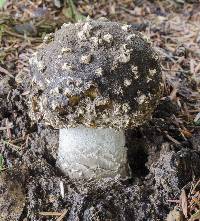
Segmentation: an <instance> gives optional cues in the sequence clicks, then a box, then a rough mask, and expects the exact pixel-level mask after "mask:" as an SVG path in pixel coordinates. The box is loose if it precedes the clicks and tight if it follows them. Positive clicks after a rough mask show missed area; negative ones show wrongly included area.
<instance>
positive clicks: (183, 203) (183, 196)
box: [180, 190, 188, 218]
mask: <svg viewBox="0 0 200 221" xmlns="http://www.w3.org/2000/svg"><path fill="white" fill-rule="evenodd" d="M180 202H181V208H182V211H183V214H184V216H185V218H187V217H188V212H187V196H186V193H185V190H182V192H181V195H180Z"/></svg>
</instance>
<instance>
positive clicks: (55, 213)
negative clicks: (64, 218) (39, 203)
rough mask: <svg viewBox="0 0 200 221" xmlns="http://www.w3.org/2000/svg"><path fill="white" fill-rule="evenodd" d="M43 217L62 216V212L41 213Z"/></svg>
mask: <svg viewBox="0 0 200 221" xmlns="http://www.w3.org/2000/svg"><path fill="white" fill-rule="evenodd" d="M39 215H41V216H61V215H62V213H60V212H39Z"/></svg>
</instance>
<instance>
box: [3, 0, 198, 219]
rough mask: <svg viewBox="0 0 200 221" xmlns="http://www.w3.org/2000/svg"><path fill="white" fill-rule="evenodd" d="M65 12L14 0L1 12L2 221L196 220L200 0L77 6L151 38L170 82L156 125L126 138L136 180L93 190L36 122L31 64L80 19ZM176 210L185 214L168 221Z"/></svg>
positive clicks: (54, 135) (53, 134) (58, 5)
mask: <svg viewBox="0 0 200 221" xmlns="http://www.w3.org/2000/svg"><path fill="white" fill-rule="evenodd" d="M69 2H70V1H68V3H69ZM67 7H68V5H67V4H64V5H62V1H51V0H46V1H41V0H35V1H25V0H18V1H14V0H12V1H7V3H6V5H5V6H4V10H2V11H1V12H0V40H1V46H0V138H1V142H0V210H1V214H0V220H1V221H7V220H17V221H29V220H30V221H36V220H37V221H41V220H61V218H62V216H63V220H73V221H74V220H85V221H86V220H88V221H90V220H95V221H96V220H137V221H140V220H144V221H146V220H149V221H155V220H165V219H166V218H167V216H168V221H171V220H189V219H190V220H195V218H194V216H196V220H198V219H199V216H198V214H197V215H194V212H198V209H199V208H198V200H199V198H198V197H199V194H198V191H199V188H200V187H199V186H198V183H196V181H197V180H198V179H199V178H200V170H199V168H200V114H199V113H200V93H199V92H200V30H199V24H200V2H199V1H190V2H189V1H188V2H184V1H172V0H167V1H161V2H160V1H146V0H139V1H131V0H118V1H117V0H110V1H105V0H102V1H76V8H77V10H78V11H79V12H80V13H82V15H84V16H88V15H89V16H91V17H92V18H98V17H101V16H104V17H108V18H109V19H110V20H115V21H120V22H124V23H128V24H132V25H133V26H134V28H135V29H136V30H138V31H141V32H143V33H145V34H146V35H147V36H148V37H149V38H150V39H151V41H152V46H153V47H154V48H155V50H156V51H157V52H158V53H159V56H160V60H161V64H162V73H163V79H164V83H165V92H164V95H163V98H162V99H161V101H160V104H159V105H158V107H157V108H156V110H155V112H154V114H153V117H152V119H151V121H150V122H148V123H146V124H145V125H143V126H142V127H140V128H137V129H134V130H128V131H127V132H126V138H127V147H128V157H129V164H130V166H131V169H132V171H133V178H132V179H131V180H126V181H118V180H112V179H107V180H105V181H103V182H99V183H97V184H95V185H94V184H93V183H92V182H90V183H85V184H81V183H80V182H76V181H72V180H70V179H69V178H68V177H66V176H65V175H63V174H62V173H61V171H60V170H59V168H57V167H56V150H57V147H58V131H57V130H54V129H52V128H50V127H47V126H44V125H42V124H36V123H35V122H32V121H31V120H30V118H29V116H28V108H27V102H28V97H29V93H30V92H29V90H28V82H29V79H30V75H29V74H30V73H29V63H28V60H29V58H30V57H31V56H32V53H33V52H34V51H36V50H37V49H38V48H39V47H40V43H41V42H42V38H43V37H44V35H45V33H50V32H53V31H54V30H55V29H57V28H59V27H60V26H61V24H62V23H64V22H69V21H71V22H74V19H76V18H77V13H76V14H75V15H76V16H75V15H74V14H71V13H69V9H68V8H67ZM24 30H25V33H24ZM194 184H196V186H194ZM184 193H185V195H184ZM193 195H194V196H195V197H193V198H192V196H193ZM180 196H181V197H180ZM183 196H184V197H183ZM191 198H192V200H193V201H194V202H193V204H195V203H196V204H195V205H193V204H192V205H191V202H190V201H189V200H190V199H191ZM179 199H180V200H179ZM194 199H195V200H194ZM185 201H186V202H187V203H186V204H187V205H186V204H184V202H185ZM179 202H181V203H179ZM179 204H181V205H179ZM185 205H186V206H185ZM174 207H176V208H177V210H178V212H176V214H178V215H174V216H175V218H169V217H170V216H171V217H172V215H168V214H169V213H170V214H172V212H173V211H174V210H173V209H174ZM170 211H171V212H170ZM173 214H174V213H173ZM53 215H54V216H53ZM178 216H179V218H178ZM187 216H188V218H186V217H187ZM59 217H60V219H59Z"/></svg>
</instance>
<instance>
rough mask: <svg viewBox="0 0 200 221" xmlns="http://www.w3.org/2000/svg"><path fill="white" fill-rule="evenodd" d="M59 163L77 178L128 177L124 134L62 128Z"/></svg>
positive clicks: (65, 170) (67, 172)
mask: <svg viewBox="0 0 200 221" xmlns="http://www.w3.org/2000/svg"><path fill="white" fill-rule="evenodd" d="M59 133H60V134H59V149H58V160H57V164H58V166H59V167H60V168H61V170H62V171H63V172H64V173H65V174H66V175H69V176H70V177H71V178H76V179H79V178H81V179H93V178H95V179H99V178H103V177H115V176H119V177H121V178H127V177H128V175H129V174H128V171H129V170H128V163H127V149H126V148H125V135H124V132H123V131H116V130H114V129H101V128H98V129H93V128H85V127H77V128H69V129H60V132H59Z"/></svg>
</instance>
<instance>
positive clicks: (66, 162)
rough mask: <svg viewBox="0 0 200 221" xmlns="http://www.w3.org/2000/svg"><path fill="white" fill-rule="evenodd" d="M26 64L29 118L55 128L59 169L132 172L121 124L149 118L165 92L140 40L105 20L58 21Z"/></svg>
mask: <svg viewBox="0 0 200 221" xmlns="http://www.w3.org/2000/svg"><path fill="white" fill-rule="evenodd" d="M30 67H31V75H32V83H31V95H30V102H29V103H30V116H31V118H32V119H33V120H35V121H41V122H43V123H45V124H46V125H51V126H52V127H53V128H55V129H59V145H58V146H59V147H58V156H57V165H58V166H59V167H60V168H61V170H62V171H63V172H64V173H65V174H67V175H69V177H71V178H76V179H85V180H90V179H93V180H98V179H101V178H104V177H116V176H117V177H120V178H127V177H130V175H131V173H130V169H129V166H128V162H127V149H126V146H125V130H126V129H129V128H135V127H137V126H139V125H141V124H143V123H145V122H146V121H147V120H149V119H150V118H151V115H152V112H153V110H154V109H155V107H156V105H157V104H158V102H159V99H160V97H161V95H162V90H163V84H162V77H161V68H160V65H159V61H158V56H157V54H156V53H155V51H154V50H153V49H152V47H151V46H150V43H149V42H148V41H147V40H146V38H145V37H144V36H143V35H142V34H140V33H138V32H136V31H135V30H133V29H132V27H131V26H130V25H123V24H120V23H117V22H110V21H108V20H105V19H104V20H103V19H99V20H92V19H89V20H86V21H83V22H78V23H76V24H64V25H63V26H62V27H61V29H60V30H58V31H56V32H55V34H54V39H52V41H51V42H50V43H49V42H48V43H44V45H43V47H42V49H40V50H39V51H38V52H37V53H36V54H34V55H33V56H32V58H31V60H30Z"/></svg>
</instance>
